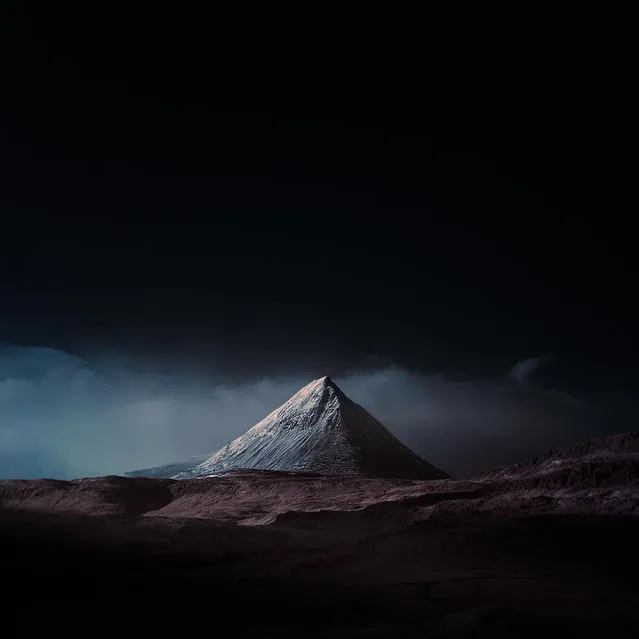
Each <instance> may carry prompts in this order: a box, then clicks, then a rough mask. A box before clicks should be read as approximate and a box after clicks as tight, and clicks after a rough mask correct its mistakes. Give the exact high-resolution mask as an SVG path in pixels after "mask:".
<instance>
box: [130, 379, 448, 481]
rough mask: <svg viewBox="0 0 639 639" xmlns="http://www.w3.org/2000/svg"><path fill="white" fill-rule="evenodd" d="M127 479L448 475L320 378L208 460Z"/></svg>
mask: <svg viewBox="0 0 639 639" xmlns="http://www.w3.org/2000/svg"><path fill="white" fill-rule="evenodd" d="M194 462H197V460H191V461H190V463H189V462H185V463H184V466H185V468H183V469H180V470H178V471H177V472H176V469H177V467H178V466H180V465H176V464H172V465H170V466H165V467H160V468H152V469H148V470H146V471H134V472H133V473H128V475H137V476H140V475H143V474H144V475H146V476H152V477H172V478H174V479H190V478H195V477H206V476H209V475H215V474H219V473H224V472H226V471H230V470H235V469H240V468H242V469H261V470H281V471H297V472H312V473H320V474H324V475H360V476H374V477H396V478H406V479H442V478H445V477H447V475H446V473H444V472H443V471H441V470H439V469H438V468H435V467H434V466H432V465H431V464H429V463H428V462H426V461H425V460H423V459H422V458H421V457H419V456H418V455H416V454H415V453H413V452H412V451H411V450H410V449H409V448H407V447H406V446H404V444H402V443H401V442H400V441H399V440H398V439H397V438H396V437H394V436H393V435H392V434H391V433H390V432H389V431H388V430H387V429H386V428H385V427H384V425H383V424H382V423H381V422H379V421H378V420H377V419H375V417H373V416H372V415H371V414H370V413H368V412H367V411H366V410H364V409H363V408H362V407H361V406H359V405H358V404H355V403H354V402H353V401H351V400H350V399H349V398H348V397H347V396H346V395H345V394H344V393H343V392H342V391H341V390H340V389H339V388H338V386H337V385H336V384H335V383H334V382H333V381H332V380H331V379H330V378H329V377H322V378H321V379H316V380H314V381H312V382H311V383H310V384H308V385H306V386H305V387H304V388H302V389H301V390H300V391H298V392H297V393H296V394H295V395H293V397H291V398H290V399H289V400H288V401H287V402H285V403H284V404H282V405H281V406H280V407H279V408H276V409H275V410H274V411H273V412H272V413H271V414H270V415H268V416H267V417H265V418H264V419H263V420H262V421H261V422H259V423H257V424H255V426H253V427H252V428H251V429H250V430H248V431H247V432H246V433H244V435H241V436H240V437H238V438H237V439H234V440H233V441H232V442H230V443H229V444H227V445H226V446H224V447H223V448H221V449H220V450H218V451H217V452H215V453H213V454H212V455H210V456H208V457H206V459H204V460H203V461H200V462H199V463H194Z"/></svg>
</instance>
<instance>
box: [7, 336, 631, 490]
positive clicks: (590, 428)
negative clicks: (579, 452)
mask: <svg viewBox="0 0 639 639" xmlns="http://www.w3.org/2000/svg"><path fill="white" fill-rule="evenodd" d="M521 370H526V365H525V364H523V365H522V366H521ZM321 374H323V372H322V371H319V372H318V374H317V376H320V375H321ZM308 381H309V379H308V378H306V377H299V376H294V375H292V376H289V377H285V378H278V379H263V380H260V381H258V382H251V383H247V384H240V385H232V386H227V385H212V384H211V383H210V381H208V380H207V379H205V378H203V377H188V376H185V375H177V376H169V375H149V374H141V373H133V372H131V371H130V370H127V369H126V368H124V367H122V366H117V365H116V364H115V363H114V361H113V360H111V361H110V362H109V364H108V365H104V364H102V365H101V364H99V363H97V364H96V363H92V364H89V363H88V362H86V361H84V360H82V359H80V358H77V357H74V356H73V355H69V354H67V353H63V352H60V351H56V350H52V349H46V348H34V347H15V346H4V347H2V346H0V477H44V476H46V477H60V478H68V477H78V476H87V475H103V474H110V473H121V472H124V471H127V470H132V469H136V468H146V467H150V466H154V465H159V464H164V463H168V462H172V461H179V460H181V459H185V458H187V457H190V456H192V455H196V454H201V453H205V452H208V451H213V450H216V449H217V448H219V447H220V446H222V445H223V444H225V443H226V442H227V441H229V440H230V439H232V438H234V437H236V436H237V435H239V434H241V433H243V432H244V431H245V430H247V429H248V428H249V427H250V426H252V425H253V424H254V423H256V422H257V421H259V420H260V419H261V418H262V417H264V416H265V415H266V414H267V413H269V412H270V411H271V410H273V409H274V408H276V407H277V406H278V405H279V404H281V403H282V402H283V401H285V400H286V399H288V397H290V396H291V395H292V394H293V393H295V392H296V391H297V390H298V389H299V388H300V387H301V386H303V385H304V384H306V383H308ZM335 381H336V382H337V383H338V384H339V385H340V387H341V388H342V389H343V390H344V392H345V393H346V394H347V395H349V396H350V397H351V398H352V399H353V400H354V401H356V402H358V403H359V404H361V405H363V406H364V407H365V408H367V409H368V410H370V411H371V412H372V413H373V414H374V415H375V416H376V417H378V419H380V420H381V421H382V422H383V423H384V424H385V425H386V426H387V427H388V428H389V429H390V430H391V431H392V432H393V433H394V434H395V435H396V436H398V437H399V438H400V439H401V440H402V441H404V442H405V443H406V444H407V445H409V446H410V447H411V448H413V449H414V450H415V451H416V452H418V453H419V454H421V455H422V456H424V457H425V458H426V459H428V460H429V461H431V462H432V463H434V464H436V465H438V466H440V467H441V468H443V469H444V470H447V471H448V472H450V473H452V474H454V475H463V474H467V473H470V472H474V471H477V470H480V469H483V468H486V467H489V466H492V465H496V464H504V463H511V462H514V461H519V460H525V459H527V458H528V457H529V456H531V455H534V454H538V453H540V452H543V450H545V449H547V448H548V447H551V446H556V445H564V444H567V443H570V442H572V441H576V440H579V439H583V438H585V437H590V436H595V435H600V434H609V433H613V432H620V431H622V430H628V429H629V428H630V427H631V425H632V424H633V419H634V416H635V415H636V412H635V408H636V407H635V406H634V405H632V406H630V405H623V406H622V405H621V404H619V403H616V404H615V405H610V404H606V405H603V404H593V402H591V401H588V400H585V399H579V400H578V399H575V398H574V397H571V396H570V395H567V394H565V393H561V392H557V391H551V390H543V389H536V388H533V387H530V386H522V385H520V384H517V383H516V382H514V381H513V380H512V377H511V378H509V377H508V376H505V378H504V380H503V381H500V380H496V381H494V382H492V383H486V382H476V381H465V382H459V381H452V380H448V379H446V378H444V377H441V376H424V375H419V374H416V373H412V372H409V371H406V370H404V369H402V368H399V367H394V366H387V367H385V368H383V369H378V370H372V371H354V372H352V373H350V374H348V375H345V376H343V377H342V378H337V379H336V380H335Z"/></svg>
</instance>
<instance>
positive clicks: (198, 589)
mask: <svg viewBox="0 0 639 639" xmlns="http://www.w3.org/2000/svg"><path fill="white" fill-rule="evenodd" d="M0 506H1V508H2V510H1V511H0V559H1V560H2V566H3V577H4V582H5V584H6V585H7V586H8V587H9V591H8V594H5V598H4V601H3V603H4V610H5V615H4V616H5V622H6V623H7V624H9V625H8V626H7V627H10V625H11V623H14V624H15V625H16V628H18V629H19V630H20V632H21V633H25V632H27V631H28V632H27V634H35V633H36V632H40V631H46V632H53V631H57V630H60V631H62V632H64V633H65V634H66V635H67V636H86V635H87V634H88V633H91V634H93V633H95V632H97V631H99V633H100V634H102V633H105V632H106V633H107V635H108V634H109V633H110V634H113V635H117V636H118V637H128V636H131V637H133V636H139V634H140V633H143V632H144V633H152V634H153V635H154V636H159V637H162V636H167V637H169V636H171V637H173V636H175V635H176V634H178V633H192V632H198V633H202V632H206V633H207V634H210V635H229V634H230V635H232V636H234V637H269V636H273V637H484V636H486V637H500V636H508V637H511V636H512V637H538V636H539V635H540V633H542V632H553V633H563V634H565V635H566V636H579V637H595V636H596V637H601V636H602V634H604V633H605V635H606V637H632V636H636V635H637V633H638V631H639V625H638V623H639V622H638V621H637V618H638V617H637V614H636V610H639V588H638V586H637V583H638V579H637V577H638V569H639V553H638V552H637V539H639V517H637V515H638V514H639V436H637V435H631V434H629V435H621V436H617V437H615V438H610V439H607V440H601V441H593V442H588V443H585V444H580V445H578V446H575V447H573V448H570V449H566V450H563V451H550V452H549V454H548V455H546V456H545V457H543V458H541V459H538V460H535V461H534V462H531V463H529V464H522V465H519V466H516V467H509V468H504V469H498V470H495V471H491V472H490V473H486V474H483V475H481V476H478V477H474V478H471V479H469V480H463V481H461V480H434V481H416V480H398V479H380V478H365V477H331V476H326V475H314V474H308V473H306V474H305V473H298V474H294V473H283V472H272V471H244V472H242V471H239V472H231V473H228V474H226V475H224V476H221V477H212V478H206V479H197V480H187V481H175V480H170V479H147V478H124V477H103V478H96V479H80V480H75V481H70V482H66V481H53V480H37V481H17V480H16V481H3V482H0ZM9 634H11V633H9Z"/></svg>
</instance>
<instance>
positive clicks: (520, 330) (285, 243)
mask: <svg viewBox="0 0 639 639" xmlns="http://www.w3.org/2000/svg"><path fill="white" fill-rule="evenodd" d="M17 6H19V7H21V8H20V9H18V10H16V12H15V16H14V18H15V24H14V25H13V28H12V29H11V30H12V33H13V38H12V39H11V40H10V48H11V50H10V52H11V60H12V61H13V63H12V68H11V69H10V71H9V73H8V74H7V76H6V78H4V79H3V89H4V93H5V95H4V97H3V99H2V102H1V105H0V127H1V128H0V134H1V136H2V137H1V139H0V180H1V184H0V187H1V189H0V197H1V198H2V202H1V206H2V222H1V228H0V255H1V258H0V259H1V260H2V269H1V270H0V299H1V300H2V312H1V314H0V341H4V342H8V343H12V344H22V345H32V346H46V347H50V348H55V349H60V350H63V351H66V352H69V353H73V354H77V355H80V356H85V357H86V356H90V355H91V354H92V353H99V354H102V355H104V354H108V353H110V352H114V353H120V354H122V353H126V354H127V355H128V356H129V357H131V358H132V359H133V360H135V361H138V362H140V363H141V365H142V364H143V363H144V362H150V363H151V364H150V365H151V366H153V365H158V366H159V364H158V362H165V364H164V363H163V364H162V366H166V367H167V368H171V367H173V368H174V369H175V368H176V367H178V368H179V367H180V366H183V367H189V368H193V369H197V370H198V371H207V370H208V369H209V368H210V369H211V370H212V371H213V370H215V372H216V374H218V375H222V376H223V377H225V378H227V379H229V380H249V379H253V378H258V377H259V376H262V375H278V374H289V373H291V374H292V373H297V372H301V371H310V372H313V373H317V374H318V375H319V374H331V375H338V374H340V372H341V371H343V370H346V369H349V368H357V367H361V366H367V365H370V364H371V362H373V363H374V362H375V361H378V360H381V361H392V362H394V363H395V364H397V365H399V366H402V367H405V368H409V369H412V370H416V371H418V372H421V373H424V374H429V373H441V374H444V375H447V376H449V377H456V376H457V377H464V376H469V377H473V378H477V377H481V376H486V377H490V376H494V375H497V374H499V375H501V374H505V372H507V371H508V370H509V369H510V368H511V367H512V366H513V365H514V364H515V363H516V362H517V361H520V360H522V359H525V358H528V357H536V356H541V355H545V354H552V355H555V356H558V357H560V358H561V359H562V360H566V361H571V362H576V364H575V366H576V368H577V369H580V367H582V366H587V367H590V368H596V369H597V370H604V371H606V372H605V374H604V377H606V378H607V379H609V378H611V376H612V377H618V378H619V379H622V378H623V379H624V380H628V379H629V378H632V377H633V376H634V370H633V369H634V366H635V363H634V362H635V358H636V354H637V334H636V326H637V311H636V310H635V309H636V299H635V296H636V267H635V263H636V242H637V240H636V234H635V233H634V232H633V230H632V229H633V224H635V222H634V221H633V218H635V217H636V214H637V208H638V207H637V205H638V204H639V196H638V189H637V182H636V176H637V169H638V168H639V167H638V166H637V148H638V146H637V143H638V142H639V127H638V125H637V118H636V113H637V112H639V109H638V106H639V105H638V104H637V101H636V99H635V98H634V97H633V95H632V94H633V90H634V88H635V87H634V86H633V85H634V82H633V80H634V78H633V74H632V73H631V66H630V61H629V60H628V59H627V58H625V57H623V56H622V55H621V54H620V53H619V54H618V53H617V52H616V51H613V50H612V49H610V48H609V47H608V46H606V47H603V46H600V45H598V44H597V41H596V39H595V40H593V41H592V42H591V45H590V48H589V49H584V50H581V49H579V48H576V49H575V48H571V47H566V50H567V51H568V52H569V53H566V54H565V55H552V56H551V55H545V54H543V52H540V51H532V52H531V54H530V55H529V56H528V57H527V58H526V59H515V58H514V57H513V56H511V55H509V54H508V53H507V52H504V55H503V57H502V58H501V60H500V63H499V64H487V63H484V62H483V61H480V60H479V59H478V56H477V55H476V54H475V53H473V52H472V51H469V52H467V53H463V54H460V57H459V59H455V60H453V59H451V58H449V57H448V56H447V55H446V53H445V52H442V54H441V56H439V57H438V58H433V57H430V56H429V57H425V58H424V59H423V60H420V59H418V58H413V59H412V61H411V63H410V64H408V63H405V62H399V63H396V64H377V63H372V62H371V63H363V62H362V63H357V64H350V65H349V64H335V65H331V64H326V65H315V64H310V65H308V64H283V65H277V64H222V63H220V62H218V59H219V58H218V57H217V56H216V55H215V54H213V53H212V52H210V51H208V50H207V46H206V45H207V39H206V38H205V37H204V35H203V32H202V31H201V30H200V29H198V28H197V27H196V25H193V30H192V32H189V22H188V20H187V19H186V18H184V19H183V20H181V21H180V27H179V29H178V27H177V26H175V25H174V23H173V22H171V21H169V20H168V19H167V20H165V21H159V20H158V21H156V22H154V23H153V24H151V23H150V22H142V21H140V20H136V19H135V18H134V17H131V16H127V15H125V14H121V15H119V14H116V12H115V10H113V12H112V14H109V15H104V16H98V15H97V13H96V15H93V16H89V18H91V19H88V18H87V19H86V20H85V19H84V18H86V16H84V17H83V18H82V20H83V22H82V26H81V28H79V27H78V22H77V21H78V20H80V18H78V17H77V16H76V17H75V21H74V19H69V17H68V16H64V15H61V14H60V13H55V12H54V11H56V10H55V9H51V8H50V9H48V10H45V9H43V8H41V7H40V8H37V9H27V8H25V7H27V6H29V5H28V4H27V3H20V4H19V5H17ZM58 11H59V10H58ZM604 49H605V51H604Z"/></svg>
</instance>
